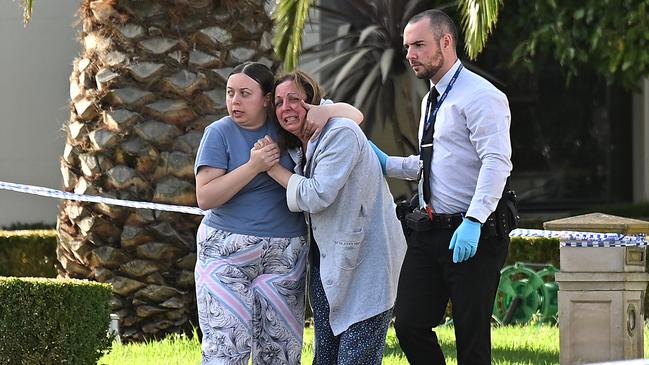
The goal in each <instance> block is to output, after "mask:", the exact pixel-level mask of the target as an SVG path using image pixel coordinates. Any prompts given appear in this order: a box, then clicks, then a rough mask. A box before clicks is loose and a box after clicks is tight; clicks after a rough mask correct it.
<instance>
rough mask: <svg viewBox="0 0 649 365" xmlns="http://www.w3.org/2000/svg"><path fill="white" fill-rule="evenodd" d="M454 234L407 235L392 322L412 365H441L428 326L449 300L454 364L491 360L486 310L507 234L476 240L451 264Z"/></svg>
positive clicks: (440, 355) (484, 364) (437, 320)
mask: <svg viewBox="0 0 649 365" xmlns="http://www.w3.org/2000/svg"><path fill="white" fill-rule="evenodd" d="M453 232H454V231H453V230H431V231H428V232H412V233H410V234H409V235H408V237H407V240H408V250H407V251H406V257H405V259H404V262H403V266H402V268H401V276H400V278H399V288H398V292H397V301H396V305H395V310H394V313H395V316H396V319H395V325H394V326H395V329H396V332H397V338H398V339H399V344H400V346H401V349H402V350H403V352H404V353H405V354H406V357H407V358H408V362H410V364H413V365H420V364H422V365H423V364H425V365H433V364H442V365H443V364H446V362H445V360H444V354H443V353H442V349H441V347H440V346H439V343H438V341H437V336H436V335H435V332H434V331H433V328H434V327H436V326H437V325H439V324H440V323H441V322H442V320H443V318H444V313H445V311H446V306H447V304H448V301H449V300H450V301H451V304H452V309H453V323H454V327H455V338H456V348H457V360H458V364H459V365H478V364H479V365H488V364H491V312H492V310H493V302H494V297H495V294H496V289H497V287H498V280H499V279H500V269H502V266H503V264H504V263H505V259H506V258H507V250H508V247H509V238H508V237H505V238H501V237H490V238H481V239H480V241H479V243H478V250H477V252H476V254H475V256H473V257H472V258H470V259H468V260H467V261H464V262H461V263H457V264H454V263H453V251H451V250H449V249H448V245H449V242H450V240H451V236H452V235H453Z"/></svg>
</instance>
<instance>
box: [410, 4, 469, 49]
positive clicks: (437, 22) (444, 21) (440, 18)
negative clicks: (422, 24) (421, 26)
mask: <svg viewBox="0 0 649 365" xmlns="http://www.w3.org/2000/svg"><path fill="white" fill-rule="evenodd" d="M422 19H428V21H429V22H430V26H431V28H432V30H433V33H434V35H435V38H436V39H440V38H441V37H442V35H444V33H448V34H450V35H451V38H452V39H453V45H454V46H457V26H456V25H455V22H453V19H451V17H449V16H448V15H446V13H445V12H443V11H441V10H439V9H428V10H425V11H422V12H421V13H419V14H416V15H415V16H413V17H412V18H410V20H409V21H408V24H412V23H416V22H418V21H420V20H422Z"/></svg>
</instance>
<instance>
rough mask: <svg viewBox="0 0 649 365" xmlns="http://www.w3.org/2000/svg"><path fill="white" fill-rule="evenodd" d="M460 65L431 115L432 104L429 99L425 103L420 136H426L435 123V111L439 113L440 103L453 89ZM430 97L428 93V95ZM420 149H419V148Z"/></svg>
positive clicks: (460, 68)
mask: <svg viewBox="0 0 649 365" xmlns="http://www.w3.org/2000/svg"><path fill="white" fill-rule="evenodd" d="M462 68H463V66H462V64H461V63H460V66H458V68H457V70H455V73H454V74H453V77H452V78H451V81H449V82H448V85H447V86H446V89H445V90H444V93H443V94H442V96H441V97H440V98H439V101H438V102H437V103H436V104H435V108H433V111H432V113H430V105H431V104H432V103H433V102H432V100H431V98H430V97H429V98H428V102H427V103H426V114H425V115H426V116H427V118H426V121H425V122H424V131H423V134H422V136H424V135H426V131H427V130H428V128H430V126H431V125H432V124H433V122H434V121H435V117H437V111H439V107H440V106H442V103H443V102H444V99H446V96H447V95H448V92H449V91H451V89H452V88H453V84H455V80H457V77H458V75H459V74H460V71H462ZM428 95H430V93H429V94H428ZM428 113H430V114H428ZM420 148H421V147H420Z"/></svg>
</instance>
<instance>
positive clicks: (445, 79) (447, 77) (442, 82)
mask: <svg viewBox="0 0 649 365" xmlns="http://www.w3.org/2000/svg"><path fill="white" fill-rule="evenodd" d="M461 63H462V62H461V61H460V59H459V58H458V59H457V60H456V61H455V63H454V64H453V66H451V68H450V69H449V70H448V71H446V73H445V74H444V76H442V78H441V79H439V82H438V83H437V84H433V82H432V81H431V82H430V87H434V88H435V89H437V92H438V93H439V94H440V95H441V94H442V93H443V92H444V90H446V87H447V86H448V83H449V82H451V79H452V78H453V74H455V71H456V70H457V68H458V67H460V64H461Z"/></svg>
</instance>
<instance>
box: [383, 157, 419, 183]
mask: <svg viewBox="0 0 649 365" xmlns="http://www.w3.org/2000/svg"><path fill="white" fill-rule="evenodd" d="M420 170H421V160H420V159H419V156H415V155H412V156H408V157H398V156H390V157H388V159H387V161H386V163H385V171H386V175H387V176H388V177H394V178H397V179H405V180H417V179H419V171H420Z"/></svg>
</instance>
